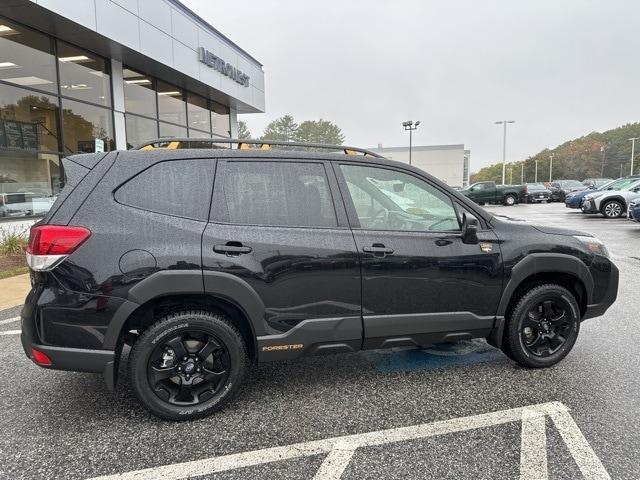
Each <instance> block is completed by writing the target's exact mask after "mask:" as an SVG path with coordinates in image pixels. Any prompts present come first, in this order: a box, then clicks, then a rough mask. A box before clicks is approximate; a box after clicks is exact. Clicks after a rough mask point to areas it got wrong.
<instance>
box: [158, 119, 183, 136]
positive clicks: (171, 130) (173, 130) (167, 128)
mask: <svg viewBox="0 0 640 480" xmlns="http://www.w3.org/2000/svg"><path fill="white" fill-rule="evenodd" d="M186 136H187V129H186V128H185V127H179V126H178V125H171V124H170V123H164V122H160V137H186Z"/></svg>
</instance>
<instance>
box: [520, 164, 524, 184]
mask: <svg viewBox="0 0 640 480" xmlns="http://www.w3.org/2000/svg"><path fill="white" fill-rule="evenodd" d="M520 184H524V162H522V173H521V174H520Z"/></svg>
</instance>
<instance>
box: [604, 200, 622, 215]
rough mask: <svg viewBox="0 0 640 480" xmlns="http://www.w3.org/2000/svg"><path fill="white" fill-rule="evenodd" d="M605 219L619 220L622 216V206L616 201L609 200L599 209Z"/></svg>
mask: <svg viewBox="0 0 640 480" xmlns="http://www.w3.org/2000/svg"><path fill="white" fill-rule="evenodd" d="M600 211H601V212H602V215H604V216H605V217H606V218H620V217H621V216H622V215H623V214H624V205H623V204H622V202H620V201H618V200H609V201H608V202H605V203H604V204H602V208H601V209H600Z"/></svg>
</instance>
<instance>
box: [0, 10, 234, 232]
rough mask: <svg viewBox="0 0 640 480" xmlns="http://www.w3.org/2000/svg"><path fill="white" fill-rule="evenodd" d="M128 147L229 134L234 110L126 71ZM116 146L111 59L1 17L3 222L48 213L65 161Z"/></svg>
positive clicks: (0, 193)
mask: <svg viewBox="0 0 640 480" xmlns="http://www.w3.org/2000/svg"><path fill="white" fill-rule="evenodd" d="M123 78H124V84H123V89H124V97H125V98H124V104H125V130H126V137H127V138H126V140H127V142H126V145H127V148H133V147H135V146H137V145H139V144H140V143H143V142H145V141H148V140H151V139H154V138H157V137H163V136H180V137H187V136H189V137H194V138H216V137H229V136H230V120H231V118H230V112H229V108H228V107H226V106H224V105H222V104H219V103H217V102H214V101H212V100H209V99H205V98H204V97H200V96H198V95H195V94H193V93H191V92H188V91H185V90H183V89H181V88H178V87H176V86H174V85H171V84H169V83H165V82H163V81H161V80H160V79H156V78H153V77H151V76H148V75H146V74H144V73H140V72H138V71H136V70H134V69H130V68H128V67H124V69H123ZM115 148H116V139H115V132H114V114H113V89H112V75H111V71H110V61H109V60H108V59H106V58H103V57H101V56H99V55H96V54H94V53H92V52H88V51H86V50H84V49H82V48H79V47H77V46H74V45H71V44H68V43H66V42H63V41H61V40H57V39H55V38H53V37H51V36H49V35H46V34H43V33H41V32H38V31H35V30H33V29H30V28H28V27H25V26H22V25H20V24H17V23H15V22H13V21H10V20H7V19H4V18H2V17H0V221H2V220H4V219H7V218H16V217H37V216H41V215H43V214H45V213H46V212H47V210H48V209H49V208H50V207H51V205H52V204H53V202H54V200H55V198H56V196H57V195H58V193H59V192H60V190H61V188H62V186H63V178H64V175H63V172H62V171H61V166H60V158H61V157H63V156H65V155H70V154H74V153H91V152H96V151H110V150H113V149H115Z"/></svg>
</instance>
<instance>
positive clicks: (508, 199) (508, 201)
mask: <svg viewBox="0 0 640 480" xmlns="http://www.w3.org/2000/svg"><path fill="white" fill-rule="evenodd" d="M517 200H518V199H517V198H516V196H515V195H511V194H509V195H505V197H504V204H505V205H506V206H507V207H512V206H514V205H515V204H516V202H517Z"/></svg>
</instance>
